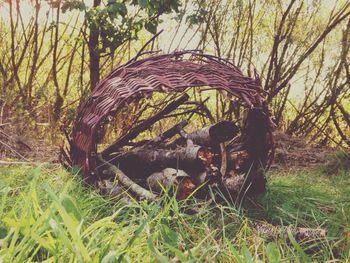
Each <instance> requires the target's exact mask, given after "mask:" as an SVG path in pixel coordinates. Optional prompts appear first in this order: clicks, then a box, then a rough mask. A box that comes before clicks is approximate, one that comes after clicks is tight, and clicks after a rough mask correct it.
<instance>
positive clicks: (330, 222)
mask: <svg viewBox="0 0 350 263" xmlns="http://www.w3.org/2000/svg"><path fill="white" fill-rule="evenodd" d="M349 176H350V175H349V173H346V172H343V173H342V174H339V175H338V176H337V177H327V176H325V175H324V174H322V173H317V172H298V173H297V172H295V173H291V174H288V175H285V176H282V177H281V176H278V177H276V176H274V175H273V174H271V175H270V178H269V185H268V191H267V193H266V194H265V195H264V196H262V197H261V198H259V199H258V200H257V201H255V202H253V203H252V202H249V203H248V202H246V203H245V204H243V206H242V207H240V208H239V207H235V206H233V205H231V204H227V203H220V204H218V203H215V201H212V202H200V201H198V200H194V199H191V200H187V201H186V202H178V201H176V200H175V198H174V197H172V196H166V195H165V196H164V197H163V198H162V200H160V201H159V202H154V203H147V202H136V201H135V202H133V203H131V204H125V203H123V202H122V201H120V200H119V201H118V200H116V199H113V198H102V197H100V196H99V195H97V194H96V193H95V192H94V191H93V189H89V188H86V187H83V186H82V182H81V181H80V178H79V177H78V176H72V175H71V174H69V173H67V172H66V171H64V170H63V169H62V168H60V167H55V166H52V165H50V166H49V165H45V164H43V165H41V166H39V167H8V168H5V169H2V170H1V171H0V262H1V261H2V262H33V261H39V262H40V261H45V262H170V261H173V262H174V261H175V262H176V261H177V262H281V261H284V262H297V261H299V262H305V261H320V262H322V261H326V260H335V261H336V260H339V261H341V260H346V259H347V258H348V257H349V255H350V254H349V253H350V252H349V251H350V242H349V236H347V235H348V233H349V230H350V227H349V225H350V221H349V220H350V215H349V211H350V209H349V208H350V207H349V203H350V199H349V196H350V190H349V189H350V187H349V186H350V178H349ZM255 220H265V221H268V222H271V223H274V224H281V225H298V226H305V227H323V228H326V229H327V230H328V232H329V234H328V236H327V238H323V239H317V240H308V241H303V242H299V243H298V242H297V241H295V240H294V239H293V237H291V236H290V237H289V238H288V240H283V239H281V238H277V237H276V239H273V240H268V239H266V238H264V237H263V236H260V235H259V233H257V232H256V231H255V230H254V229H252V228H251V222H252V221H255Z"/></svg>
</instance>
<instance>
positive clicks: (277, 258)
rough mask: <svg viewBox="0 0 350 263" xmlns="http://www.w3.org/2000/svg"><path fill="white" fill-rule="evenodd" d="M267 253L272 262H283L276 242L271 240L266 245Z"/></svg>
mask: <svg viewBox="0 0 350 263" xmlns="http://www.w3.org/2000/svg"><path fill="white" fill-rule="evenodd" d="M266 255H267V258H268V259H269V262H270V263H272V262H273V263H277V262H281V254H280V251H279V249H278V247H277V246H276V244H275V243H274V242H270V243H268V244H267V246H266Z"/></svg>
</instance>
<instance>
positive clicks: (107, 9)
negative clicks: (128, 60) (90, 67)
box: [62, 0, 180, 54]
mask: <svg viewBox="0 0 350 263" xmlns="http://www.w3.org/2000/svg"><path fill="white" fill-rule="evenodd" d="M179 6H180V1H179V0H132V1H116V0H108V1H107V3H105V5H101V6H96V7H95V6H94V7H88V6H86V5H85V3H84V2H83V1H78V0H73V1H71V0H66V1H64V2H63V4H62V11H63V12H65V11H67V10H70V11H72V10H74V9H78V10H79V11H84V13H85V19H86V22H87V24H88V26H89V27H90V28H94V29H98V31H99V32H100V36H101V45H100V47H99V52H100V53H101V54H103V53H106V52H114V51H115V50H116V49H117V48H118V47H119V46H120V45H122V44H123V43H124V42H126V41H130V40H137V35H138V33H139V32H140V30H141V29H142V28H145V29H146V30H147V31H149V32H150V33H152V34H155V33H156V32H157V26H158V24H159V22H160V20H159V17H160V16H161V15H162V14H168V13H171V12H173V11H175V12H179Z"/></svg>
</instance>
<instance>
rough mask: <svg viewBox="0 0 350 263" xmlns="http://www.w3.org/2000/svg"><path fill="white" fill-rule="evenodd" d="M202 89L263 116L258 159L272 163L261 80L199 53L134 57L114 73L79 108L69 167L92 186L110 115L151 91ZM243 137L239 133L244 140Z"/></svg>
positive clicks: (268, 123)
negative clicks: (76, 168)
mask: <svg viewBox="0 0 350 263" xmlns="http://www.w3.org/2000/svg"><path fill="white" fill-rule="evenodd" d="M203 86H206V87H210V88H211V89H216V90H224V91H226V92H227V94H229V96H234V97H236V98H239V99H240V100H241V101H242V102H243V104H244V105H245V106H246V107H247V108H249V109H259V110H260V111H262V112H263V114H264V115H265V116H266V119H265V120H264V121H265V122H267V124H266V125H267V127H269V130H268V133H267V135H266V138H265V139H264V138H263V139H262V141H265V142H263V143H264V144H265V146H264V147H265V149H266V150H265V151H264V152H263V153H262V155H265V156H260V157H259V158H260V159H262V160H264V166H266V165H267V164H268V160H271V159H272V158H271V156H272V154H271V153H272V152H273V143H272V136H271V125H270V123H271V120H270V117H269V116H270V114H269V110H268V107H267V105H266V103H265V99H264V94H265V91H264V90H263V89H262V88H261V83H260V79H259V77H258V76H257V74H255V78H251V77H247V76H244V75H243V74H242V72H241V70H240V69H239V68H238V67H236V66H235V65H233V64H232V63H230V62H229V61H226V60H224V59H221V58H219V57H215V56H212V55H208V54H203V53H201V52H200V51H181V52H174V53H171V54H164V55H155V56H149V57H147V58H144V59H140V60H137V58H135V59H132V60H130V61H129V62H128V63H126V64H124V65H121V66H119V67H118V68H116V69H115V70H113V71H112V72H111V73H110V74H109V75H108V76H107V77H106V78H105V79H103V80H102V81H101V82H100V83H99V84H98V86H97V87H96V88H95V89H94V91H93V93H92V94H91V95H90V96H89V97H88V98H87V100H86V101H85V102H84V103H83V104H82V105H81V107H80V109H79V112H78V116H77V118H76V120H75V123H74V127H73V133H72V141H71V149H70V155H71V160H72V162H73V164H76V165H78V166H79V167H80V168H81V171H82V173H83V175H84V177H85V179H86V180H87V181H94V180H95V179H96V178H95V175H94V169H95V167H96V154H97V152H96V151H97V142H96V134H97V131H98V129H100V128H102V127H103V126H104V124H105V120H106V118H107V117H108V116H115V115H116V113H117V112H118V111H119V110H120V109H122V108H123V107H127V106H128V105H129V104H130V103H131V102H134V101H137V100H140V99H141V98H143V97H145V96H150V95H151V94H152V93H153V92H154V91H157V92H183V91H185V90H186V89H187V88H188V87H198V88H200V87H203ZM248 126H249V125H248ZM248 133H249V132H248ZM244 137H246V135H245V134H244V132H243V134H242V140H243V141H244ZM260 140H261V139H260Z"/></svg>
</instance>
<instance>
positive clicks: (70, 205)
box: [61, 195, 81, 222]
mask: <svg viewBox="0 0 350 263" xmlns="http://www.w3.org/2000/svg"><path fill="white" fill-rule="evenodd" d="M61 203H62V206H63V207H64V209H65V210H66V212H67V213H68V214H69V215H70V216H72V217H74V218H75V219H76V220H77V221H78V222H80V221H81V214H80V212H79V210H78V208H77V206H76V205H75V203H74V202H73V200H72V199H71V198H70V197H69V196H67V195H64V196H63V198H62V201H61Z"/></svg>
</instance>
